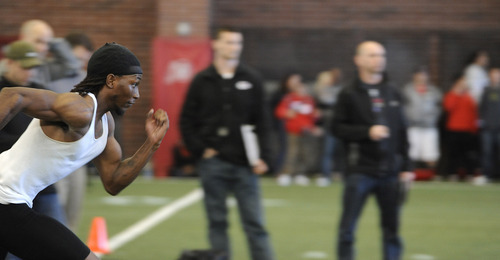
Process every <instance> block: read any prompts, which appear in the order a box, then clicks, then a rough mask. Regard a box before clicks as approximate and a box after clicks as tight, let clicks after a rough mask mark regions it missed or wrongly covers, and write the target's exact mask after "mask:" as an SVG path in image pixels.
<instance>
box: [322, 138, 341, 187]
mask: <svg viewBox="0 0 500 260" xmlns="http://www.w3.org/2000/svg"><path fill="white" fill-rule="evenodd" d="M324 142H325V143H324V144H323V145H324V146H323V154H322V156H321V172H322V173H323V177H325V178H328V179H329V178H331V177H332V171H333V157H334V156H335V145H336V142H337V140H336V139H335V137H333V135H331V134H328V133H327V134H325V140H324Z"/></svg>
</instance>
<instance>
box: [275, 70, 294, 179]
mask: <svg viewBox="0 0 500 260" xmlns="http://www.w3.org/2000/svg"><path fill="white" fill-rule="evenodd" d="M300 78H301V77H300V74H298V73H296V72H290V73H287V74H286V75H285V76H284V77H283V78H282V79H281V81H280V85H279V88H278V90H276V91H275V92H274V93H273V94H272V95H271V97H270V101H269V103H270V106H271V111H275V110H276V108H277V107H278V105H279V104H280V103H281V101H282V100H283V97H285V96H286V95H287V94H288V93H290V91H291V90H292V89H294V88H295V86H296V85H297V84H302V83H301V80H300ZM272 114H273V116H272V130H273V134H274V136H275V138H273V139H274V140H275V149H274V151H273V161H272V164H271V167H270V170H271V171H272V172H273V173H274V174H275V175H277V174H279V173H280V172H281V170H282V168H283V164H284V163H285V156H286V151H287V147H288V145H287V140H286V139H287V137H286V129H285V122H284V120H283V119H282V118H279V117H277V116H276V114H275V113H272Z"/></svg>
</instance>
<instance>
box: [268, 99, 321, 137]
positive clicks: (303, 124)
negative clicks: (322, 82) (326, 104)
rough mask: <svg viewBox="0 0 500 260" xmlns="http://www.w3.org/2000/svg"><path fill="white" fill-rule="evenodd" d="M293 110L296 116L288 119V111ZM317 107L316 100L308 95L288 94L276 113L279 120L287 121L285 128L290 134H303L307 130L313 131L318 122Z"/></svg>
mask: <svg viewBox="0 0 500 260" xmlns="http://www.w3.org/2000/svg"><path fill="white" fill-rule="evenodd" d="M290 109H291V110H293V111H294V112H295V115H294V116H293V117H292V118H287V116H286V115H287V112H288V110H290ZM315 109H316V107H315V104H314V100H313V99H312V98H311V97H310V96H308V95H303V96H301V95H298V94H296V93H289V94H287V95H286V96H285V97H284V98H283V99H282V100H281V102H280V104H279V105H278V106H277V107H276V110H275V111H274V112H275V114H276V116H277V117H278V118H281V119H284V120H285V128H286V131H287V132H288V133H292V134H301V133H302V131H304V130H306V129H311V128H312V127H313V126H314V122H315V121H316V116H315V113H314V111H315Z"/></svg>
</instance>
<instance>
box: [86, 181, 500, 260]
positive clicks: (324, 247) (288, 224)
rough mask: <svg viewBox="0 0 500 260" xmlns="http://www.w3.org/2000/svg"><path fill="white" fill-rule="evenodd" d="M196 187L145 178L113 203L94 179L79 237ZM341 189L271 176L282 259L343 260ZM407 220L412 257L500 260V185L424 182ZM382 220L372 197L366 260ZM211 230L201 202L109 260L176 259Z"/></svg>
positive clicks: (361, 254) (360, 237) (374, 249)
mask: <svg viewBox="0 0 500 260" xmlns="http://www.w3.org/2000/svg"><path fill="white" fill-rule="evenodd" d="M196 188H198V182H197V180H194V179H189V180H179V179H177V180H175V179H168V180H145V179H138V180H137V181H136V182H135V183H134V184H132V185H131V186H130V187H128V188H127V189H126V190H124V191H123V192H122V193H121V194H120V195H118V196H117V197H111V196H109V195H107V194H106V193H105V192H104V190H103V188H102V186H101V184H100V183H99V182H98V180H96V179H93V180H92V181H91V182H90V185H89V187H88V192H87V197H86V200H85V208H84V215H83V217H82V222H81V225H80V228H79V231H78V235H79V236H80V238H82V240H83V241H86V240H87V235H88V232H89V227H90V223H91V219H92V218H93V217H94V216H103V217H104V218H105V219H106V221H107V230H108V235H109V237H110V238H111V237H113V236H114V235H115V234H117V233H119V232H121V231H123V230H124V229H126V228H127V227H129V226H130V225H133V224H134V223H136V222H137V221H139V220H141V219H143V218H145V217H146V216H148V215H149V214H151V213H153V212H155V211H156V210H158V209H159V208H161V207H163V206H164V205H165V204H168V203H170V202H172V201H175V200H176V199H178V198H181V197H182V196H184V195H185V194H187V193H189V192H190V191H192V190H194V189H196ZM341 188H342V187H341V185H340V184H339V183H335V184H334V185H332V186H331V187H328V188H318V187H315V186H309V187H297V186H292V187H287V188H284V187H278V186H276V185H275V184H274V182H273V180H272V179H270V178H263V179H262V189H263V197H264V199H265V200H264V204H265V205H266V208H265V211H266V220H267V224H268V230H269V232H270V233H271V238H272V242H273V246H274V249H275V254H276V259H279V260H295V259H329V260H332V259H335V258H334V243H335V241H336V230H337V222H338V219H339V214H340V204H339V203H340V194H341ZM229 203H230V205H233V203H232V201H230V202H229ZM231 212H232V213H231V216H230V219H231V224H232V226H231V230H230V233H231V236H232V248H233V253H234V260H246V259H249V257H248V252H247V248H246V245H245V240H244V235H243V233H242V231H241V226H240V225H239V221H238V215H237V213H236V210H235V208H234V207H233V210H232V211H231ZM403 215H404V217H403V225H402V235H403V238H404V240H405V256H404V259H407V260H433V259H434V260H495V259H500V185H499V184H492V185H487V186H483V187H476V186H472V185H470V184H467V183H442V182H434V183H416V184H415V186H414V188H413V190H412V192H411V195H410V198H409V201H408V203H407V204H406V206H405V208H404V213H403ZM378 221H379V218H378V210H377V208H376V204H375V201H374V199H373V198H371V199H370V200H369V202H368V204H367V205H366V207H365V210H364V212H363V215H362V217H361V219H360V223H359V228H358V232H357V252H358V260H372V259H381V257H380V255H381V253H380V231H379V228H378ZM205 225H206V222H205V218H204V212H203V209H202V204H200V203H199V202H197V203H195V204H193V205H191V206H189V207H187V208H185V209H184V210H182V211H180V212H178V213H177V214H175V215H174V216H172V217H171V218H170V219H167V220H166V221H163V222H162V223H160V224H159V225H157V226H155V227H154V228H153V229H151V230H150V231H149V232H147V233H145V234H143V235H141V236H139V237H137V238H136V239H135V240H132V241H131V242H129V243H127V244H125V245H123V246H122V247H120V248H118V249H117V250H115V251H114V252H112V253H111V254H109V255H106V256H104V257H103V259H104V260H112V259H115V260H126V259H163V260H175V259H177V257H178V256H179V254H180V252H181V251H182V250H183V249H200V248H207V246H208V244H207V241H206V232H205Z"/></svg>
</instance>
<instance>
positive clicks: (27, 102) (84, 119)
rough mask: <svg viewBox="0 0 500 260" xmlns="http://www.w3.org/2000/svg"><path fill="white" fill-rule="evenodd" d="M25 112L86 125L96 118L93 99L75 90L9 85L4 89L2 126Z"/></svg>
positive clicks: (0, 105)
mask: <svg viewBox="0 0 500 260" xmlns="http://www.w3.org/2000/svg"><path fill="white" fill-rule="evenodd" d="M21 112H22V113H25V114H27V115H29V116H31V117H34V118H39V119H42V120H47V121H54V122H57V121H64V122H65V123H66V124H68V125H69V126H71V127H74V128H83V127H86V126H88V124H89V122H90V120H91V119H92V113H93V106H92V103H89V102H86V101H85V97H82V96H80V95H77V94H75V93H64V94H57V93H55V92H52V91H49V90H44V89H34V88H26V87H8V88H3V89H2V90H1V91H0V129H2V128H3V127H4V126H5V125H6V124H7V123H8V122H9V121H10V120H11V119H12V118H13V117H14V116H15V115H17V114H18V113H21Z"/></svg>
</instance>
